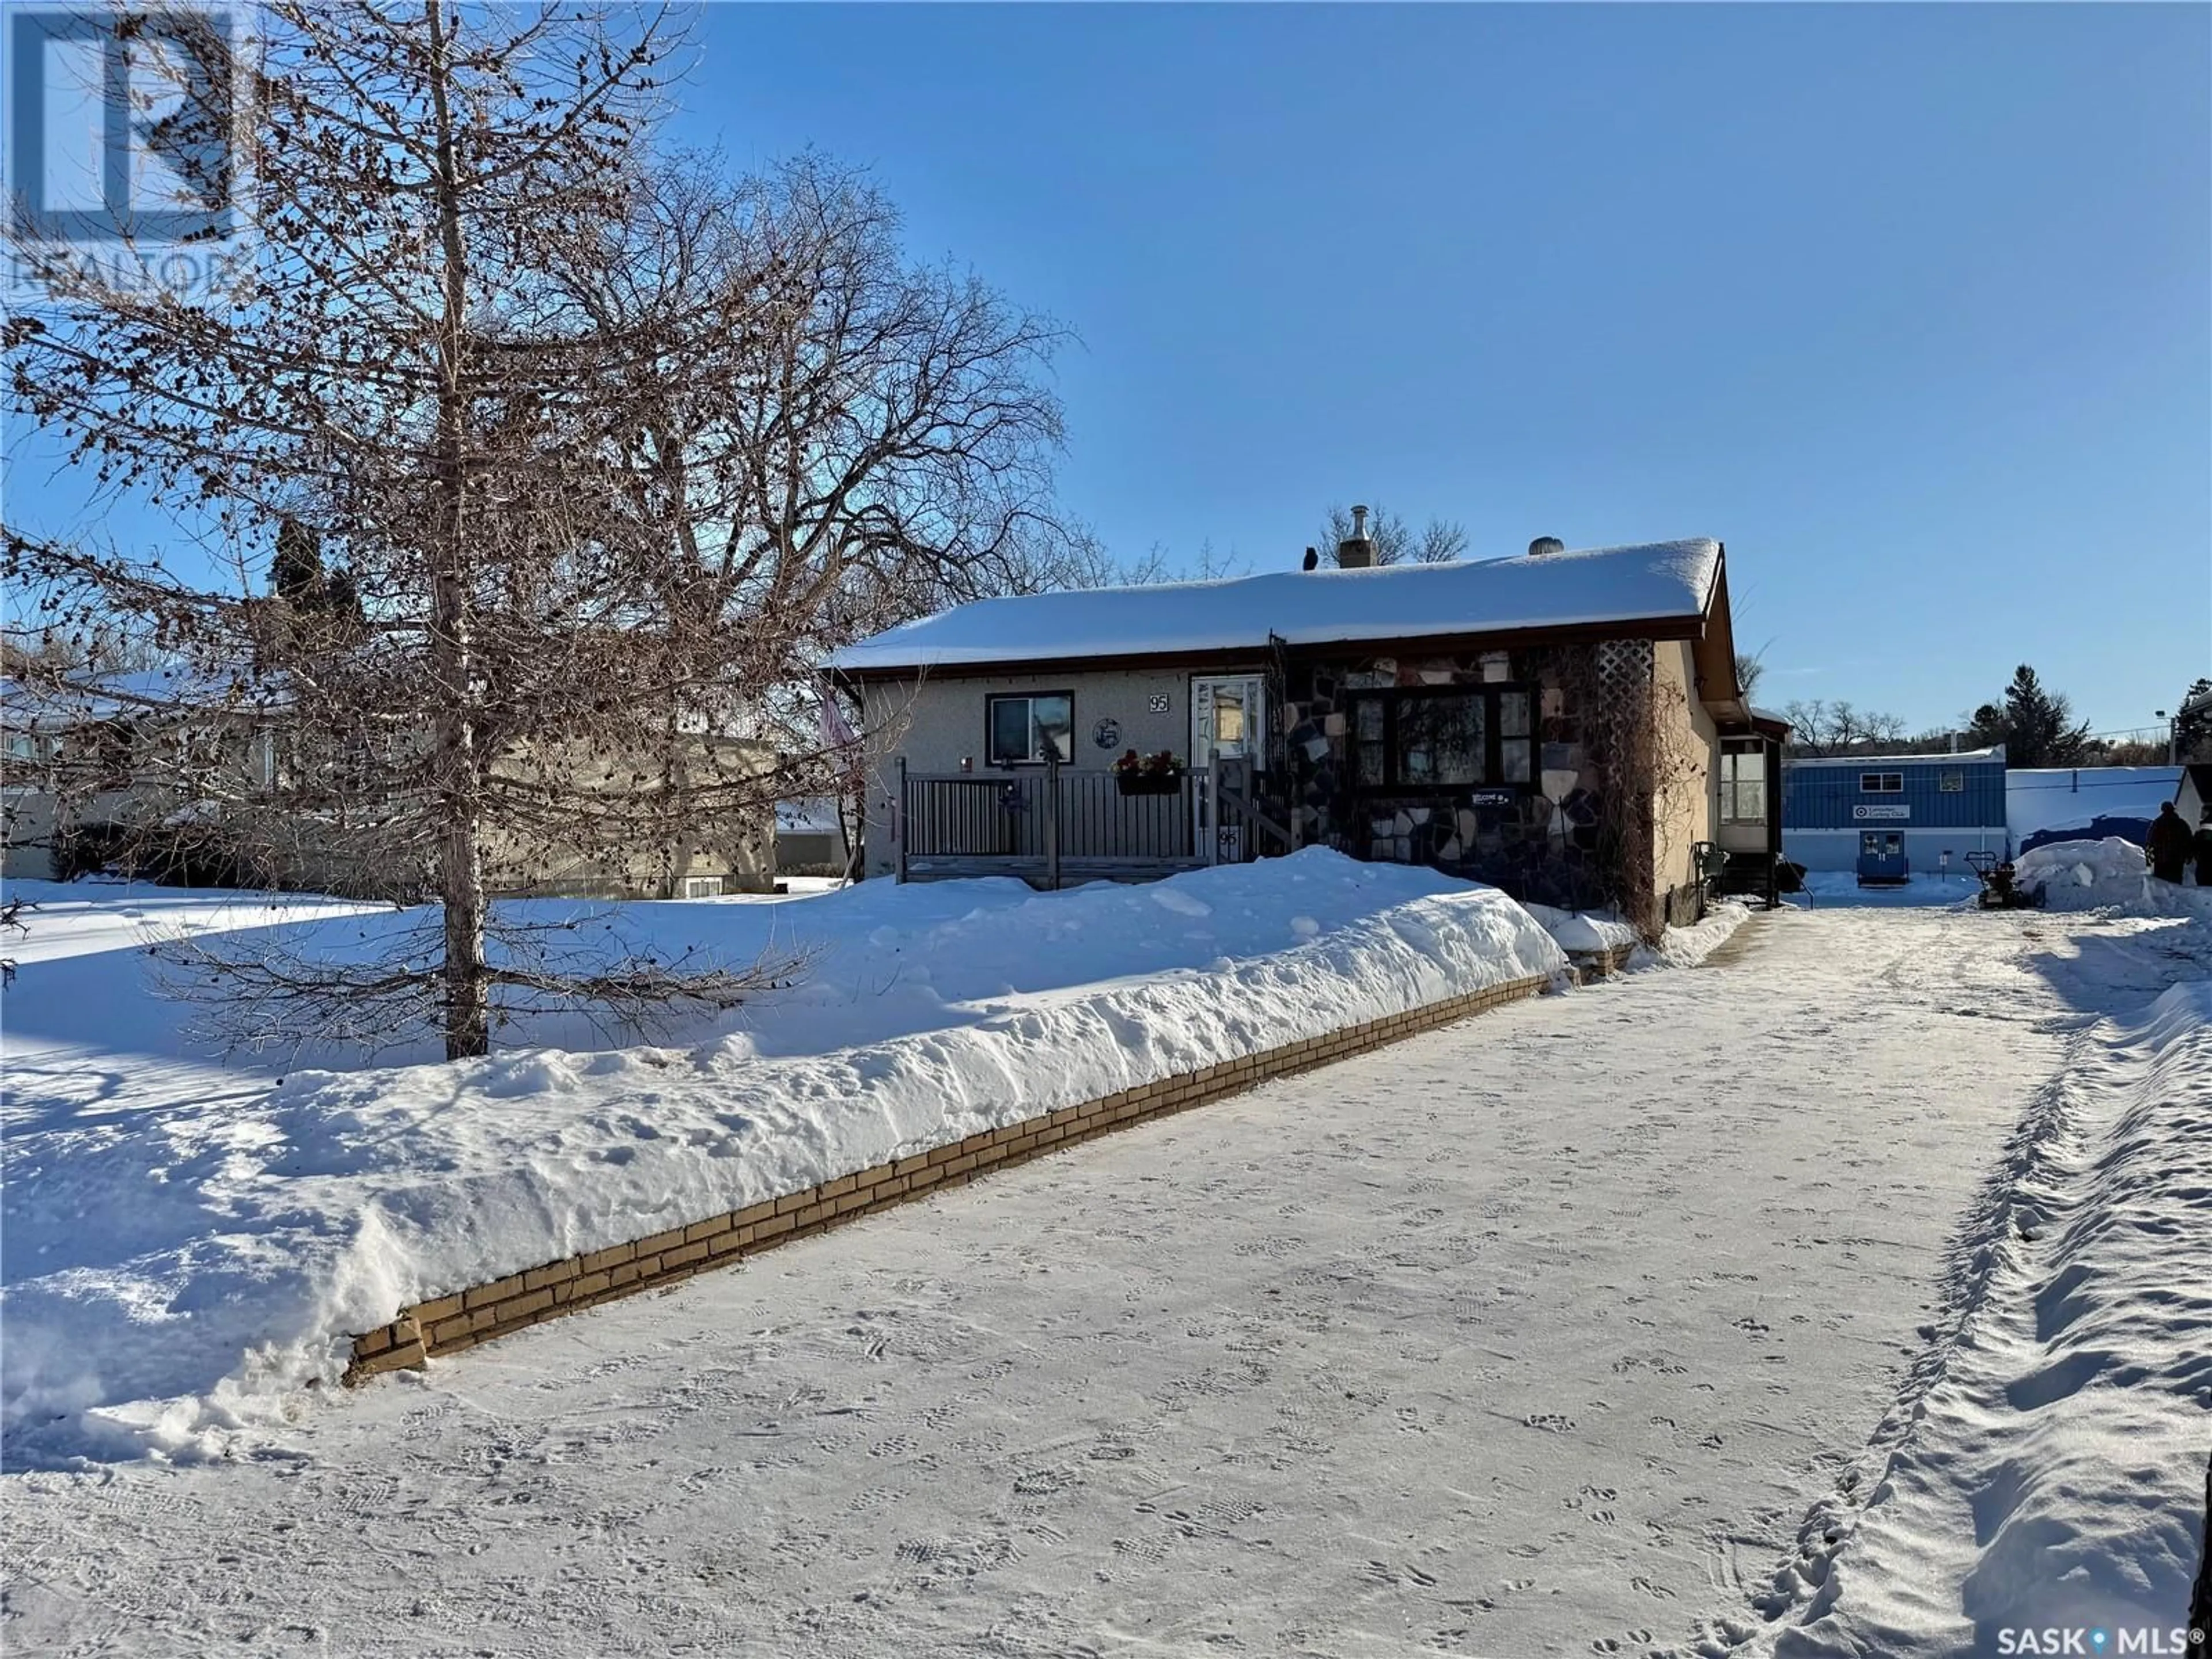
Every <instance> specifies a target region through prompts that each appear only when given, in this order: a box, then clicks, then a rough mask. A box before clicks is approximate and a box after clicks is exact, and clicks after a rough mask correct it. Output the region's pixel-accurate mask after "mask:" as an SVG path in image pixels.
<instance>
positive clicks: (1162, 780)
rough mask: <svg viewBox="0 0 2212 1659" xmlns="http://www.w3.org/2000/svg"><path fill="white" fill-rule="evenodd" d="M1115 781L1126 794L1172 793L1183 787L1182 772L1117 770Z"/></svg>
mask: <svg viewBox="0 0 2212 1659" xmlns="http://www.w3.org/2000/svg"><path fill="white" fill-rule="evenodd" d="M1114 781H1115V783H1116V784H1117V785H1119V786H1120V787H1121V793H1123V794H1125V795H1172V794H1175V793H1177V792H1178V791H1179V790H1181V789H1182V773H1180V772H1138V773H1127V772H1116V773H1115V775H1114Z"/></svg>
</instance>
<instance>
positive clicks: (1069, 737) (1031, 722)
mask: <svg viewBox="0 0 2212 1659" xmlns="http://www.w3.org/2000/svg"><path fill="white" fill-rule="evenodd" d="M983 709H984V714H983V721H984V726H985V734H984V753H985V754H986V755H987V756H988V757H990V763H991V764H992V765H994V766H1027V765H1032V764H1035V765H1042V763H1043V762H1044V759H1045V757H1046V756H1047V755H1048V754H1049V755H1055V756H1057V757H1059V759H1060V763H1061V764H1062V765H1066V763H1068V762H1070V761H1072V760H1073V759H1074V758H1075V696H1074V694H1073V692H1069V691H1037V692H1032V693H1030V695H1028V696H1019V697H987V698H985V699H984V700H983Z"/></svg>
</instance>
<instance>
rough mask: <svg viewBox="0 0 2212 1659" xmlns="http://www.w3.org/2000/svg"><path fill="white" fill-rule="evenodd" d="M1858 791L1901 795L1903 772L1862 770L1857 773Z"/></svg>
mask: <svg viewBox="0 0 2212 1659" xmlns="http://www.w3.org/2000/svg"><path fill="white" fill-rule="evenodd" d="M1859 793H1861V794H1863V795H1901V794H1903V793H1905V774H1904V773H1902V772H1862V773H1860V774H1859Z"/></svg>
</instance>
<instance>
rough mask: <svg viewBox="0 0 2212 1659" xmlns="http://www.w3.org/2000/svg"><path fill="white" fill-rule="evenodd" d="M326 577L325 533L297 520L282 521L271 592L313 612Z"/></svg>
mask: <svg viewBox="0 0 2212 1659" xmlns="http://www.w3.org/2000/svg"><path fill="white" fill-rule="evenodd" d="M324 580H325V578H324V575H323V538H322V533H321V532H319V531H318V530H315V529H314V528H313V526H308V525H304V524H301V522H300V521H299V520H297V519H283V520H279V521H278V523H277V526H276V557H275V558H273V559H271V560H270V562H269V591H270V592H272V593H274V594H275V595H276V597H277V598H278V599H283V601H284V602H285V603H286V604H288V605H291V606H292V607H293V608H294V609H295V610H298V611H310V610H313V609H316V608H318V606H319V602H320V600H321V598H322V592H323V584H324Z"/></svg>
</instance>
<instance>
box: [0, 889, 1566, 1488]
mask: <svg viewBox="0 0 2212 1659" xmlns="http://www.w3.org/2000/svg"><path fill="white" fill-rule="evenodd" d="M67 891H69V892H71V893H72V894H76V895H79V896H77V897H76V899H75V900H74V902H76V904H78V905H79V906H80V907H82V909H83V910H84V911H85V912H87V914H82V915H76V916H75V917H74V918H72V917H71V916H69V915H62V914H56V913H52V912H49V911H47V910H46V909H44V908H42V910H41V912H40V914H39V915H36V916H34V917H33V926H34V930H37V931H34V934H33V940H34V948H33V950H28V951H27V950H24V949H20V948H19V949H16V950H15V954H16V955H17V957H19V959H21V960H23V961H24V962H25V963H26V965H25V967H24V969H23V970H22V974H21V978H20V979H19V981H17V985H16V987H15V989H13V990H11V991H10V992H9V996H8V1003H7V1017H8V1021H7V1023H8V1030H7V1032H6V1049H5V1059H6V1064H7V1072H8V1082H9V1102H8V1110H9V1180H8V1183H7V1188H6V1192H5V1195H4V1200H5V1229H4V1233H0V1279H4V1281H5V1288H4V1291H3V1292H0V1297H4V1300H0V1319H4V1322H5V1328H6V1333H7V1342H6V1345H5V1347H4V1350H0V1427H4V1430H5V1433H6V1436H7V1442H8V1446H7V1453H8V1460H9V1462H10V1463H11V1464H15V1465H21V1464H25V1463H52V1462H63V1461H67V1460H69V1459H71V1458H75V1457H80V1456H87V1455H89V1456H94V1457H110V1458H119V1457H133V1456H149V1455H150V1456H166V1457H177V1458H185V1457H192V1456H201V1455H210V1454H214V1453H218V1452H221V1451H223V1450H225V1449H229V1448H231V1447H232V1446H233V1445H234V1443H236V1441H237V1436H238V1431H249V1432H248V1439H249V1440H250V1438H251V1437H252V1434H254V1433H259V1432H262V1431H265V1430H266V1429H267V1428H269V1427H270V1425H273V1424H275V1423H276V1422H277V1421H278V1420H280V1419H282V1417H283V1414H284V1413H286V1412H287V1411H288V1410H296V1409H297V1406H298V1396H297V1395H296V1394H294V1393H292V1392H291V1390H293V1389H295V1388H296V1387H297V1386H298V1385H300V1384H301V1383H307V1382H309V1381H311V1380H328V1379H330V1378H332V1377H334V1376H336V1375H337V1372H338V1371H339V1370H340V1369H341V1368H342V1366H343V1359H344V1355H345V1348H346V1343H345V1338H346V1337H347V1336H348V1335H349V1334H350V1333H352V1332H355V1331H359V1330H364V1329H367V1328H370V1327H373V1326H374V1325H377V1324H380V1323H382V1322H385V1321H387V1320H389V1319H391V1318H392V1316H394V1315H395V1314H396V1313H397V1311H398V1310H399V1309H400V1308H401V1307H402V1306H404V1305H406V1304H411V1303H414V1302H416V1301H419V1300H421V1299H423V1298H425V1297H433V1296H437V1295H441V1294H444V1293H446V1292H448V1291H453V1290H456V1289H459V1288H461V1287H463V1286H465V1285H472V1284H477V1283H480V1282H482V1281H483V1280H486V1279H491V1278H494V1277H496V1276H498V1275H500V1274H502V1273H510V1272H513V1271H515V1270H517V1269H520V1268H522V1267H528V1266H531V1265H533V1264H535V1263H537V1262H539V1261H546V1260H549V1259H552V1258H555V1257H558V1256H563V1255H571V1254H574V1253H576V1252H578V1251H582V1250H589V1249H599V1248H601V1247H603V1246H605V1245H609V1244H613V1243H621V1242H623V1241H625V1240H629V1239H631V1238H635V1237H640V1236H641V1235H644V1234H647V1233H649V1232H653V1231H657V1230H659V1229H662V1228H665V1227H670V1226H673V1225H679V1224H682V1223H684V1222H688V1221H690V1220H695V1219H697V1218H701V1217H703V1216H706V1215H709V1214H714V1213H717V1212H721V1211H725V1210H729V1209H734V1208H737V1207H739V1206H743V1205H745V1204H749V1203H753V1202H757V1201H758V1200H761V1199H763V1198H767V1197H770V1196H774V1195H776V1194H783V1193H787V1192H789V1191H793V1190H794V1189H796V1188H802V1187H805V1186H807V1185H810V1184H811V1183H813V1182H817V1181H823V1180H828V1179H832V1178H834V1177H836V1176H838V1175H841V1174H843V1173H845V1172H847V1171H848V1170H856V1169H860V1168H864V1167H866V1166H867V1165H870V1164H876V1163H879V1162H881V1161H883V1160H884V1159H886V1158H895V1157H901V1156H907V1155H910V1154H912V1153H914V1152H920V1151H922V1150H924V1149H926V1148H927V1147H930V1146H936V1145H940V1144H942V1143H944V1142H945V1141H948V1140H952V1139H959V1138H961V1137H963V1136H965V1135H969V1134H972V1133H976V1132H977V1131H979V1130H981V1129H985V1128H988V1127H994V1126H996V1125H999V1124H1002V1123H1006V1122H1011V1121H1016V1120H1018V1119H1021V1118H1024V1117H1029V1116H1032V1115H1036V1114H1039V1113H1042V1112H1048V1111H1051V1110H1054V1109H1057V1108H1059V1107H1060V1106H1064V1105H1067V1104H1070V1103H1074V1102H1077V1101H1080V1100H1085V1099H1088V1098H1091V1097H1097V1096H1099V1095H1103V1094H1108V1093H1111V1092H1113V1091H1117V1090H1121V1089H1125V1088H1128V1087H1131V1086H1133V1085H1139V1084H1142V1083H1145V1082H1147V1081H1150V1080H1152V1079H1157V1078H1160V1077H1164V1076H1167V1075H1170V1074H1171V1073H1179V1072H1184V1071H1188V1070H1192V1069H1194V1068H1197V1067H1200V1066H1206V1065H1210V1064H1212V1063H1214V1062H1217V1061H1219V1060H1228V1059H1231V1058H1234V1057H1236V1056H1238V1055H1241V1054H1249V1053H1251V1052H1253V1051H1255V1050H1257V1049H1261V1048H1270V1047H1273V1046H1276V1045H1278V1044H1281V1043H1285V1042H1293V1041H1296V1040H1297V1039H1299V1038H1302V1037H1305V1036H1315V1035H1318V1034H1320V1033H1322V1032H1325V1031H1328V1030H1334V1029H1335V1028H1337V1027H1340V1026H1342V1025H1346V1024H1352V1023H1354V1022H1357V1021H1361V1020H1367V1019H1372V1018H1378V1017H1381V1016H1384V1015H1388V1014H1390V1013H1395V1012H1401V1011H1402V1010H1404V1009H1407V1008H1410V1007H1414V1006H1419V1005H1421V1004H1425V1003H1429V1002H1433V1001H1437V1000H1442V999H1443V998H1447V997H1451V996H1455V995H1459V994H1464V993H1467V992H1470V991H1474V990H1477V989H1480V988H1482V987H1486V986H1490V985H1494V984H1498V983H1502V982H1504V981H1510V980H1515V979H1521V978H1525V977H1529V976H1533V975H1551V974H1554V973H1557V972H1559V971H1561V970H1562V969H1564V968H1565V957H1564V956H1563V954H1562V953H1561V951H1560V950H1559V946H1558V945H1556V944H1555V943H1553V940H1552V939H1551V938H1550V937H1549V936H1548V935H1547V933H1545V932H1544V931H1543V930H1542V929H1541V927H1538V926H1537V925H1536V924H1535V923H1534V921H1532V920H1531V919H1530V917H1529V916H1528V913H1527V912H1526V911H1524V910H1522V908H1520V907H1519V906H1518V905H1516V904H1515V903H1514V902H1512V901H1510V899H1508V898H1506V897H1505V896H1504V895H1503V894H1502V893H1499V892H1498V891H1497V890H1494V889H1491V888H1486V887H1480V886H1475V885H1472V884H1468V883H1463V882H1457V881H1453V880H1450V879H1449V878H1445V877H1443V876H1439V875H1437V874H1436V873H1435V872H1431V871H1427V870H1421V869H1413V868H1407V867H1404V866H1389V865H1368V864H1359V863H1356V862H1354V861H1352V860H1348V859H1346V858H1343V857H1341V856H1340V855H1338V854H1332V853H1328V852H1326V851H1322V850H1320V849H1310V850H1308V851H1305V852H1302V853H1299V854H1296V855H1294V856H1292V857H1290V858H1285V859H1279V860H1269V861H1267V862H1265V863H1262V864H1257V865H1247V866H1229V867H1225V868H1221V869H1216V870H1205V871H1199V872H1192V873H1190V874H1188V875H1184V876H1179V877H1176V878H1173V879H1172V880H1169V881H1164V882H1158V883H1155V884H1151V885H1147V886H1141V887H1118V886H1109V885H1096V886H1091V887H1085V888H1082V889H1079V890H1074V891H1072V892H1066V893H1059V894H1037V893H1034V892H1032V891H1031V890H1030V889H1029V888H1027V887H1026V886H1024V885H1023V884H1021V883H1019V882H1015V881H1011V880H987V881H967V882H946V883H935V884H926V885H914V886H907V887H900V886H896V885H894V884H890V883H885V882H870V883H865V884H861V885H860V886H858V887H855V888H851V889H847V890H842V891H839V892H836V893H832V894H828V895H825V896H822V897H819V898H810V899H805V900H803V901H797V902H789V903H785V904H776V905H747V904H737V903H724V904H714V903H705V904H684V905H675V904H660V905H615V906H599V907H589V906H575V907H572V908H573V909H574V911H575V912H576V915H577V919H578V920H577V925H578V928H579V936H580V937H590V936H591V930H592V929H594V928H596V929H599V930H602V931H603V932H604V933H605V936H606V938H607V939H608V940H609V941H610V942H611V944H613V945H620V946H621V947H622V948H634V947H635V945H636V944H637V943H638V941H639V940H640V939H643V940H645V941H647V942H648V943H650V942H653V941H656V940H657V941H659V943H660V944H661V945H663V946H664V947H665V946H666V945H671V944H674V943H677V942H679V941H682V942H690V943H693V944H698V945H706V946H709V947H711V948H713V949H714V951H717V952H718V953H719V954H721V955H724V956H726V957H732V958H743V957H746V956H747V954H748V953H752V954H757V953H758V952H759V951H762V950H764V949H768V948H771V947H781V948H797V949H799V950H800V951H805V952H806V953H809V954H811V955H812V957H814V959H815V968H814V973H813V976H812V977H811V980H809V981H807V982H806V983H805V984H803V985H800V986H799V987H795V988H793V990H791V991H789V992H787V993H783V994H777V995H775V996H771V997H764V998H763V999H761V1000H758V1001H757V1002H756V1003H754V1004H752V1005H750V1006H749V1007H748V1008H746V1009H744V1010H742V1011H740V1012H738V1014H736V1015H732V1016H727V1017H724V1018H721V1019H720V1020H718V1021H716V1022H714V1023H712V1024H708V1025H706V1026H703V1027H702V1029H700V1030H696V1031H693V1032H690V1033H688V1034H686V1036H685V1041H684V1042H683V1043H682V1044H680V1045H677V1044H669V1045H665V1046H660V1047H635V1046H634V1047H628V1048H620V1047H614V1046H611V1045H612V1043H613V1042H614V1041H616V1039H611V1038H610V1037H608V1036H606V1035H605V1034H594V1033H593V1032H592V1030H591V1029H590V1028H589V1027H588V1026H586V1025H584V1024H580V1023H576V1022H574V1021H573V1020H562V1019H554V1018H540V1019H538V1020H534V1021H532V1023H531V1024H529V1025H528V1026H527V1027H526V1028H525V1029H524V1030H522V1031H521V1032H520V1036H521V1037H522V1038H523V1039H524V1040H525V1041H526V1042H529V1043H530V1044H532V1046H530V1047H527V1048H522V1049H520V1051H516V1052H507V1053H501V1054H496V1055H495V1056H493V1057H491V1058H489V1059H485V1060H476V1061H470V1062H465V1063H462V1064H459V1065H454V1066H447V1065H442V1064H416V1065H398V1066H392V1065H387V1066H378V1067H374V1068H369V1069H359V1070H353V1071H349V1072H348V1071H339V1070H336V1069H313V1070H307V1071H299V1072H294V1073H289V1074H287V1075H283V1076H281V1077H280V1076H276V1075H272V1074H270V1073H269V1072H267V1071H266V1070H257V1069H255V1068H252V1067H250V1066H217V1065H215V1064H213V1063H211V1062H210V1061H207V1060H204V1059H201V1058H199V1057H198V1056H197V1054H194V1053H193V1052H192V1051H191V1045H190V1044H189V1042H186V1041H185V1040H184V1039H182V1038H180V1037H179V1036H178V1035H177V1033H176V1031H175V1030H174V1024H173V1022H174V1017H175V1015H176V1013H177V1012H178V1011H177V1010H176V1009H175V1008H174V1007H173V1006H171V1005H165V1004H162V1003H160V1002H158V1001H155V1000H153V999H152V998H151V997H150V996H149V994H147V991H146V987H145V986H144V984H143V978H142V975H143V956H142V955H141V954H139V953H138V952H137V951H131V950H126V949H121V948H117V946H118V943H119V941H118V939H116V937H115V931H114V927H113V921H112V914H111V913H112V910H113V909H114V908H116V907H118V906H132V907H135V908H140V909H141V910H142V911H143V910H144V909H145V908H147V907H148V906H149V905H152V904H156V903H163V904H167V906H169V907H170V908H172V909H185V910H189V909H191V900H190V899H186V898H177V897H165V896H160V895H158V894H148V893H145V892H143V891H140V892H137V893H132V892H129V891H125V892H123V893H121V894H115V893H113V892H112V890H111V896H108V897H106V898H105V899H104V900H100V901H94V902H89V903H88V902H86V901H85V900H84V899H83V898H82V896H81V895H82V890H76V889H71V890H67ZM545 903H546V902H538V905H539V907H540V908H544V907H545ZM225 907H228V911H227V912H226V909H225ZM226 914H227V915H228V921H224V920H222V917H223V916H224V915H226ZM272 916H277V917H279V918H281V919H282V921H283V923H284V925H286V926H289V927H294V928H295V929H296V930H300V931H301V932H303V933H306V934H307V935H309V936H312V937H319V936H323V935H328V936H330V937H331V939H334V940H335V941H336V943H335V944H334V945H333V948H334V949H346V950H350V949H354V948H358V946H359V945H360V943H361V941H362V939H363V937H364V936H366V935H368V934H371V933H374V931H375V930H376V929H377V928H379V927H385V926H389V925H392V923H391V921H390V918H389V917H388V915H377V914H370V915H313V916H309V917H307V918H306V919H305V920H301V916H300V915H299V914H297V913H295V912H291V911H286V910H283V909H282V908H279V909H276V910H272V909H271V908H270V907H267V906H256V905H252V904H240V902H238V901H237V900H236V898H235V896H222V897H221V898H210V897H209V896H199V907H198V909H197V912H196V913H195V915H194V918H193V924H194V925H200V926H222V925H238V926H248V927H251V926H266V925H270V922H271V918H272ZM72 922H74V923H75V925H76V926H77V927H80V928H82V930H84V933H86V934H87V935H88V936H94V935H96V936H97V938H98V941H99V942H98V943H97V944H96V945H94V946H93V947H92V948H88V949H82V950H77V951H75V952H74V953H71V951H70V947H69V943H68V941H69V938H70V927H71V925H72ZM103 930H105V931H103ZM40 933H44V934H45V936H46V937H45V939H43V940H40V937H39V936H40ZM36 951H43V952H44V954H43V955H42V956H41V955H38V954H35V952H36ZM321 1058H322V1059H323V1060H325V1062H327V1061H328V1060H330V1059H331V1057H329V1056H324V1057H321Z"/></svg>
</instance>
